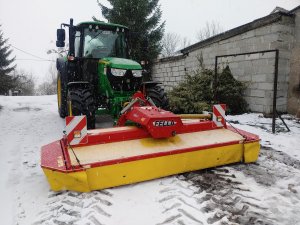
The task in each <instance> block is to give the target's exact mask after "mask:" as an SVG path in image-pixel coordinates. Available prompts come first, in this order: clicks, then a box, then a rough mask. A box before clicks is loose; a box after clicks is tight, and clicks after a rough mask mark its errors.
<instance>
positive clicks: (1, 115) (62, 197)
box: [0, 96, 300, 225]
mask: <svg viewBox="0 0 300 225" xmlns="http://www.w3.org/2000/svg"><path fill="white" fill-rule="evenodd" d="M0 105H1V106H2V109H0V124H1V125H0V126H1V132H2V135H1V136H2V138H1V139H0V159H2V160H1V161H0V169H1V176H0V199H1V200H2V204H1V206H0V207H1V208H0V216H1V224H7V225H10V224H14V225H15V224H18V225H28V224H35V225H39V224H47V225H50V224H51V225H52V224H61V225H63V224H74V225H76V224H77V225H81V224H107V225H113V224H130V225H139V224H146V225H147V224H149V225H153V224H186V225H187V224H222V223H225V224H249V223H250V224H251V223H252V224H257V223H261V224H266V223H269V224H300V123H299V121H297V120H296V119H295V118H293V117H292V116H289V115H285V116H284V118H285V121H286V123H287V124H288V126H289V128H290V129H291V132H286V129H285V127H284V126H283V124H282V122H281V121H280V120H277V125H276V129H277V130H278V131H280V132H278V133H276V134H272V133H271V119H270V118H264V117H263V116H262V115H261V114H253V113H252V114H244V115H239V116H228V117H227V120H228V121H229V122H230V123H231V124H232V125H233V126H234V127H236V128H240V129H243V130H247V131H249V132H252V133H255V134H258V135H259V136H260V138H261V145H262V151H261V154H260V157H259V160H258V162H257V163H254V164H234V165H228V166H223V167H219V168H213V169H208V170H202V171H195V172H190V173H186V174H182V175H176V176H170V177H166V178H162V179H157V180H153V181H148V182H143V183H139V184H133V185H127V186H123V187H117V188H111V189H107V190H101V191H94V192H90V193H76V192H69V191H64V192H53V191H51V190H49V185H48V183H47V181H46V179H45V177H44V174H43V172H42V170H41V168H40V166H39V161H40V147H41V146H42V145H45V144H47V143H50V142H52V141H54V140H57V139H59V138H61V136H62V131H63V129H64V120H63V119H61V118H60V117H59V116H58V113H57V106H56V105H57V102H56V96H36V97H21V96H11V97H7V96H0ZM0 108H1V107H0Z"/></svg>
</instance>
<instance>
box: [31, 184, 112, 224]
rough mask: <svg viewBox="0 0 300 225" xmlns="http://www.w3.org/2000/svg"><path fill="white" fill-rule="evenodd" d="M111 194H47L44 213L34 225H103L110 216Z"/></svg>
mask: <svg viewBox="0 0 300 225" xmlns="http://www.w3.org/2000/svg"><path fill="white" fill-rule="evenodd" d="M112 196H113V194H112V193H111V192H110V191H108V190H102V191H94V192H90V193H77V192H71V191H65V192H52V191H50V192H49V200H48V203H47V205H46V208H45V210H44V211H42V212H41V213H40V215H39V218H38V219H37V221H35V223H34V225H39V224H41V225H43V224H45V225H82V224H87V225H88V224H89V225H104V224H106V222H107V220H108V219H109V218H110V217H111V216H112V215H111V213H110V212H109V208H110V206H111V205H112V202H111V198H112Z"/></svg>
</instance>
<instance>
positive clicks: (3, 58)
mask: <svg viewBox="0 0 300 225" xmlns="http://www.w3.org/2000/svg"><path fill="white" fill-rule="evenodd" d="M0 27H1V25H0ZM7 41H8V39H4V37H3V32H2V31H1V30H0V95H3V94H6V93H7V92H8V90H9V89H11V88H13V87H14V78H13V77H12V76H10V73H11V72H12V71H13V70H14V69H15V65H14V66H12V65H11V64H12V63H13V62H14V60H15V58H11V59H9V57H10V54H11V53H12V50H11V49H10V46H9V45H7Z"/></svg>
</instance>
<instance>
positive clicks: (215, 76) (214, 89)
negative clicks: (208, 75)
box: [213, 56, 218, 102]
mask: <svg viewBox="0 0 300 225" xmlns="http://www.w3.org/2000/svg"><path fill="white" fill-rule="evenodd" d="M217 79H218V56H216V58H215V75H214V81H213V93H214V96H213V99H214V101H215V102H217Z"/></svg>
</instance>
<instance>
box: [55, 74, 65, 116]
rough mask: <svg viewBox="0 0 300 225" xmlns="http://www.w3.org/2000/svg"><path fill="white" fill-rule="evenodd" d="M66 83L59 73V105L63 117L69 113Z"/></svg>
mask: <svg viewBox="0 0 300 225" xmlns="http://www.w3.org/2000/svg"><path fill="white" fill-rule="evenodd" d="M64 85H65V83H64V82H63V80H62V77H61V74H60V73H58V74H57V107H58V113H59V115H60V117H61V118H65V117H66V115H67V94H66V92H65V90H64Z"/></svg>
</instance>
